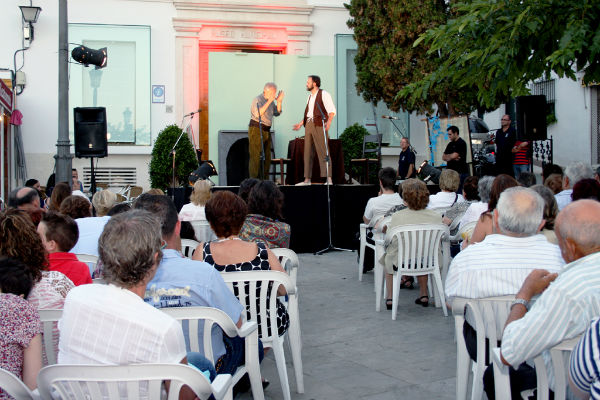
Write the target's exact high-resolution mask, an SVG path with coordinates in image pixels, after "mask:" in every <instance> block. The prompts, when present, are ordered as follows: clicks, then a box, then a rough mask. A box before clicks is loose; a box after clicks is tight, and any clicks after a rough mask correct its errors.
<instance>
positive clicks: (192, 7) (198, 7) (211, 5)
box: [173, 1, 315, 15]
mask: <svg viewBox="0 0 600 400" xmlns="http://www.w3.org/2000/svg"><path fill="white" fill-rule="evenodd" d="M173 5H174V6H175V9H176V10H178V11H195V12H210V11H217V12H236V13H248V12H252V13H269V14H301V15H310V13H311V12H312V10H313V9H314V8H315V7H314V6H309V5H307V4H306V3H305V2H292V1H289V2H285V3H281V4H256V2H254V3H250V2H248V3H240V2H231V1H230V2H226V3H223V2H219V3H216V2H196V1H173Z"/></svg>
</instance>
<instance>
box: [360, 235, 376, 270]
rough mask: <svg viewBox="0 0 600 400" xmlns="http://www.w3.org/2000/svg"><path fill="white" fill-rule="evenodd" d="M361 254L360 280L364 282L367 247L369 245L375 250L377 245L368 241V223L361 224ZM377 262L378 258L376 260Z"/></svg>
mask: <svg viewBox="0 0 600 400" xmlns="http://www.w3.org/2000/svg"><path fill="white" fill-rule="evenodd" d="M359 232H360V255H359V257H358V280H359V281H361V282H362V278H363V268H364V264H365V249H366V248H367V247H368V248H370V249H372V250H373V251H375V245H373V244H371V243H369V242H367V224H360V229H359ZM375 262H377V260H375Z"/></svg>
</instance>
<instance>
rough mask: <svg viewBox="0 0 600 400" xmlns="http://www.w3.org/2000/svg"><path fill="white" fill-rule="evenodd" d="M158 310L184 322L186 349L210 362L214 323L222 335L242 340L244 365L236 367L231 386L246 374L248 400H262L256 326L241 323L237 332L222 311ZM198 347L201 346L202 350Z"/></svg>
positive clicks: (196, 308) (187, 308)
mask: <svg viewBox="0 0 600 400" xmlns="http://www.w3.org/2000/svg"><path fill="white" fill-rule="evenodd" d="M160 310H161V311H163V312H164V313H166V314H168V315H170V316H171V317H173V318H175V319H176V320H178V321H179V322H180V323H181V322H182V321H187V335H186V336H188V338H189V348H188V349H187V350H188V351H194V352H200V353H203V354H204V356H205V357H206V358H208V359H209V360H211V361H212V360H214V356H213V346H212V340H211V339H212V337H211V331H212V327H213V325H214V324H215V323H216V324H217V325H218V326H219V327H220V328H221V329H222V330H223V332H224V334H225V335H227V336H229V337H235V336H239V337H242V338H245V341H244V342H245V361H244V365H243V366H241V367H239V368H238V369H237V370H236V371H235V374H233V377H232V384H233V385H235V384H236V383H237V382H238V381H239V380H240V379H241V378H242V377H243V376H244V374H246V373H248V376H249V377H250V383H251V384H252V397H253V398H254V399H256V400H264V398H265V395H264V392H263V387H262V381H261V375H260V362H259V360H258V325H257V324H256V322H245V323H244V324H243V325H242V326H241V327H240V328H239V329H238V327H237V326H236V325H235V323H234V322H233V321H232V320H231V318H229V316H228V315H227V314H226V313H225V312H223V311H221V310H219V309H216V308H212V307H168V308H161V309H160ZM182 326H184V324H182ZM199 332H202V333H203V336H202V339H201V341H200V340H199V337H198V335H199ZM200 347H202V351H201V350H200Z"/></svg>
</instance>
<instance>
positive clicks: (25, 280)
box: [0, 257, 42, 399]
mask: <svg viewBox="0 0 600 400" xmlns="http://www.w3.org/2000/svg"><path fill="white" fill-rule="evenodd" d="M32 286H33V279H32V276H31V274H30V273H29V271H28V270H27V267H26V266H25V265H23V264H22V263H21V262H20V261H18V260H15V259H14V258H7V257H0V368H2V369H3V370H6V371H8V372H11V373H13V374H14V375H16V376H17V377H19V378H21V379H22V380H23V382H24V383H25V385H27V387H29V389H31V390H34V389H35V388H36V387H37V383H36V378H37V375H38V372H39V371H40V368H41V367H42V336H41V332H42V324H41V322H40V316H39V315H38V312H37V311H36V309H35V307H34V306H33V305H32V304H31V303H29V302H28V301H27V300H25V299H26V298H27V296H28V295H29V292H30V291H31V287H32ZM9 398H11V397H9V396H8V394H6V393H5V392H3V391H2V389H0V399H9Z"/></svg>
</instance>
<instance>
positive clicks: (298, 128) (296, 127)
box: [292, 122, 303, 131]
mask: <svg viewBox="0 0 600 400" xmlns="http://www.w3.org/2000/svg"><path fill="white" fill-rule="evenodd" d="M302 125H303V123H302V122H298V123H297V124H295V125H294V127H293V128H292V129H293V130H295V131H297V130H300V128H302Z"/></svg>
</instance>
